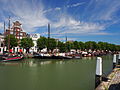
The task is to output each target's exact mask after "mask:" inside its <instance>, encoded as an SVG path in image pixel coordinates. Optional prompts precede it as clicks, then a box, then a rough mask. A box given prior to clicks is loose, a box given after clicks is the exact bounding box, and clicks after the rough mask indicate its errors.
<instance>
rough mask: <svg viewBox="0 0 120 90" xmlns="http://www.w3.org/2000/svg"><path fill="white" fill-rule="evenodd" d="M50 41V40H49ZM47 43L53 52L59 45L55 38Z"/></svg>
mask: <svg viewBox="0 0 120 90" xmlns="http://www.w3.org/2000/svg"><path fill="white" fill-rule="evenodd" d="M47 41H48V40H47ZM48 43H49V44H48ZM48 43H47V47H48V48H49V49H50V50H53V49H55V48H56V44H57V40H55V39H54V38H49V42H48Z"/></svg>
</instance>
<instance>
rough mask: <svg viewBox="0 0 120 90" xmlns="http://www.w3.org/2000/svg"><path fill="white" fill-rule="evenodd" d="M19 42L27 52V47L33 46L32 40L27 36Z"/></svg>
mask: <svg viewBox="0 0 120 90" xmlns="http://www.w3.org/2000/svg"><path fill="white" fill-rule="evenodd" d="M20 44H21V47H23V48H25V49H26V50H27V52H29V49H30V48H31V47H33V46H34V43H33V40H32V39H31V38H28V37H27V38H22V39H21V42H20Z"/></svg>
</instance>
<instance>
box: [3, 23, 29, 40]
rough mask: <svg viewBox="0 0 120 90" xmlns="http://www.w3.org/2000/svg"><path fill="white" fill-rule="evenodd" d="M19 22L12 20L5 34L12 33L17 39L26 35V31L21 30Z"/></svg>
mask: <svg viewBox="0 0 120 90" xmlns="http://www.w3.org/2000/svg"><path fill="white" fill-rule="evenodd" d="M21 25H22V24H21V23H20V22H19V21H15V22H13V25H12V27H11V28H10V29H9V28H8V29H6V32H5V35H6V36H7V35H9V34H13V35H14V36H15V37H16V38H17V39H18V40H20V39H22V38H24V37H26V36H27V34H26V32H24V31H23V30H22V27H21Z"/></svg>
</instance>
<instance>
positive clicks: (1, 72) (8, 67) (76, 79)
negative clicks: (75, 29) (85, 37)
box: [0, 56, 112, 90]
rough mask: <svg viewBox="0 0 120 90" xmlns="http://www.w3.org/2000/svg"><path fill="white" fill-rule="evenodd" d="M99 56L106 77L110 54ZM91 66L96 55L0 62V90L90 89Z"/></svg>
mask: <svg viewBox="0 0 120 90" xmlns="http://www.w3.org/2000/svg"><path fill="white" fill-rule="evenodd" d="M102 58H103V73H104V75H105V76H106V75H107V74H109V73H110V72H111V70H112V56H103V57H102ZM95 68H96V57H84V58H82V59H73V60H40V59H24V60H22V61H17V62H0V90H94V87H95Z"/></svg>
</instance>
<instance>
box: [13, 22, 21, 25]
mask: <svg viewBox="0 0 120 90" xmlns="http://www.w3.org/2000/svg"><path fill="white" fill-rule="evenodd" d="M13 24H14V25H15V26H20V25H21V23H20V22H19V21H15V22H13Z"/></svg>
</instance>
